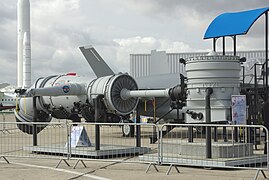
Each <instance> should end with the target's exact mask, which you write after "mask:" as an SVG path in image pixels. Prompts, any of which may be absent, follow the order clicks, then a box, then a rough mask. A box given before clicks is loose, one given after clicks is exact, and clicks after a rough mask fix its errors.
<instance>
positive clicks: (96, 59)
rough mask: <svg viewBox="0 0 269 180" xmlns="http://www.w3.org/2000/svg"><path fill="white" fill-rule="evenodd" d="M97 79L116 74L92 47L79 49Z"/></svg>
mask: <svg viewBox="0 0 269 180" xmlns="http://www.w3.org/2000/svg"><path fill="white" fill-rule="evenodd" d="M79 49H80V50H81V52H82V54H83V55H84V57H85V58H86V60H87V61H88V63H89V65H90V66H91V68H92V70H93V71H94V73H95V75H96V76H97V77H103V76H108V75H113V74H115V73H114V72H113V71H112V70H111V69H110V67H109V66H108V65H107V64H106V62H105V61H104V60H103V58H102V57H101V56H100V55H99V54H98V52H97V51H96V50H95V49H94V48H93V47H92V46H84V47H79Z"/></svg>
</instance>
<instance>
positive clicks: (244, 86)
mask: <svg viewBox="0 0 269 180" xmlns="http://www.w3.org/2000/svg"><path fill="white" fill-rule="evenodd" d="M242 67H243V87H245V66H242Z"/></svg>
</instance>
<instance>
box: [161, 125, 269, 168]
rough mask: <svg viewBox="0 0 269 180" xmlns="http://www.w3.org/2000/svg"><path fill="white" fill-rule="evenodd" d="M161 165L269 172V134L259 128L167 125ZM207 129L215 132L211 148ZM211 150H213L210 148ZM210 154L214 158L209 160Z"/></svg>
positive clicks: (162, 130)
mask: <svg viewBox="0 0 269 180" xmlns="http://www.w3.org/2000/svg"><path fill="white" fill-rule="evenodd" d="M171 126H172V127H173V129H172V130H171V131H170V132H169V133H168V134H167V135H166V136H164V137H162V135H161V137H162V138H161V140H160V146H161V156H160V158H161V163H162V164H177V165H188V166H201V167H221V168H251V169H253V168H255V169H268V167H269V166H268V161H269V157H268V154H267V152H268V141H267V140H268V130H267V129H266V128H265V127H264V126H259V125H219V124H218V125H212V124H210V125H208V124H175V125H174V124H164V125H163V126H162V127H161V128H160V129H161V134H162V133H163V132H164V131H165V130H166V129H170V128H171ZM206 127H210V129H211V137H212V138H211V142H209V143H210V145H209V146H208V144H207V143H208V141H207V137H206V129H207V128H206ZM208 147H209V148H208ZM208 154H210V155H209V156H208Z"/></svg>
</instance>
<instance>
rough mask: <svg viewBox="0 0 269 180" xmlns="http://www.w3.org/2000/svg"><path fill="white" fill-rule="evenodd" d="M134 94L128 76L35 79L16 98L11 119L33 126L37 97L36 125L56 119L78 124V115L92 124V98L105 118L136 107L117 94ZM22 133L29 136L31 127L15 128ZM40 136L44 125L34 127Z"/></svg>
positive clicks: (133, 100)
mask: <svg viewBox="0 0 269 180" xmlns="http://www.w3.org/2000/svg"><path fill="white" fill-rule="evenodd" d="M122 89H128V90H137V89H138V87H137V84H136V82H135V80H134V79H133V78H132V77H131V76H129V75H128V74H116V75H111V76H105V77H101V78H97V79H94V80H89V79H88V78H85V77H79V76H74V75H71V76H70V75H60V76H49V77H47V78H40V79H38V80H37V81H36V82H35V84H34V85H33V86H32V87H31V88H29V89H28V90H27V91H26V92H24V93H23V94H20V96H19V99H18V104H17V107H18V108H17V110H16V111H15V116H16V120H17V122H33V116H34V110H33V96H36V97H37V102H36V108H37V122H50V121H51V118H52V117H55V118H57V119H71V120H73V121H75V122H77V121H79V120H80V117H79V115H80V114H82V115H83V116H84V118H85V119H86V120H88V121H91V119H92V121H93V120H94V109H93V108H94V103H93V102H94V101H93V99H94V98H97V96H101V97H102V102H103V103H104V106H105V107H106V111H107V113H108V114H116V115H128V114H130V113H131V112H132V111H133V110H134V109H135V108H136V106H137V104H138V98H137V97H134V98H128V99H122V98H121V90H122ZM18 127H19V129H21V130H22V131H23V132H26V133H29V134H32V125H27V126H26V125H24V126H22V125H18ZM37 127H38V129H37V132H40V131H41V130H42V129H44V128H45V127H46V125H45V124H44V125H39V126H37Z"/></svg>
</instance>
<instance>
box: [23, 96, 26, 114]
mask: <svg viewBox="0 0 269 180" xmlns="http://www.w3.org/2000/svg"><path fill="white" fill-rule="evenodd" d="M23 102H24V113H25V114H26V98H25V97H23Z"/></svg>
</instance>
